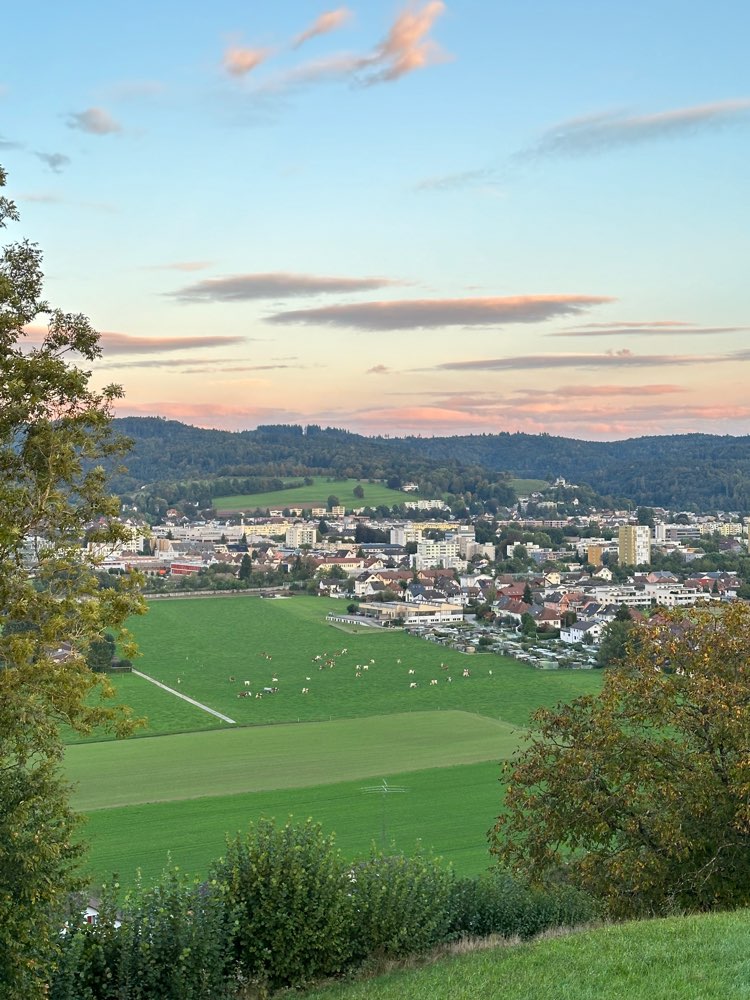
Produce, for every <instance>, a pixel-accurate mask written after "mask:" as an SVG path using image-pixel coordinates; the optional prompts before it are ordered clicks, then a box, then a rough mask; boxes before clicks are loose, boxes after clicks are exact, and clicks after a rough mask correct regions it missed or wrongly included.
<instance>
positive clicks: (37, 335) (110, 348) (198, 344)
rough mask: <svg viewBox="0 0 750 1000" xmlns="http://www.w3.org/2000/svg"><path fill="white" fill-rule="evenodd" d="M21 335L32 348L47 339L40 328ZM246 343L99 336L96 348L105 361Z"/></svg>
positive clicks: (228, 338)
mask: <svg viewBox="0 0 750 1000" xmlns="http://www.w3.org/2000/svg"><path fill="white" fill-rule="evenodd" d="M24 332H25V334H26V343H28V344H29V345H30V346H32V347H34V346H39V345H40V344H41V343H42V342H43V341H44V338H45V337H46V336H47V328H46V327H44V326H37V325H34V326H27V327H26V328H25V330H24ZM246 342H247V338H245V337H239V336H202V337H138V336H134V335H133V334H129V333H111V332H104V333H100V334H99V344H100V346H101V348H102V352H103V354H104V359H105V360H106V359H107V358H109V357H111V356H112V355H117V354H162V353H163V352H165V351H185V350H195V349H201V348H206V347H210V348H214V347H226V346H228V345H230V344H244V343H246ZM191 363H192V362H191Z"/></svg>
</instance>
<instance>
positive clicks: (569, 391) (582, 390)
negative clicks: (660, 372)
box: [514, 383, 687, 400]
mask: <svg viewBox="0 0 750 1000" xmlns="http://www.w3.org/2000/svg"><path fill="white" fill-rule="evenodd" d="M681 392H687V389H686V388H685V387H684V386H682V385H673V384H670V383H664V384H658V383H657V384H654V385H561V386H558V387H557V388H556V389H521V390H519V391H518V392H516V393H514V400H521V399H528V400H536V399H543V398H549V399H561V398H562V399H587V398H591V399H610V398H612V397H613V396H671V395H673V394H674V393H681Z"/></svg>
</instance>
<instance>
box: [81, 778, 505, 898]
mask: <svg viewBox="0 0 750 1000" xmlns="http://www.w3.org/2000/svg"><path fill="white" fill-rule="evenodd" d="M498 773H499V772H498V765H497V763H496V762H495V761H486V762H481V763H478V764H466V765H463V766H460V767H459V766H455V767H447V768H433V769H429V770H423V771H408V772H404V773H400V772H398V771H388V770H386V769H385V767H384V768H383V769H382V770H379V771H377V776H373V777H370V778H359V779H356V780H350V781H345V782H341V781H339V782H336V783H335V784H326V785H317V786H312V787H309V788H296V789H283V790H275V791H263V792H245V793H241V794H235V795H225V796H216V797H212V798H202V799H191V800H184V801H181V802H160V803H154V804H144V805H134V806H126V807H122V808H113V809H100V810H98V811H95V812H91V813H90V814H89V815H88V818H87V823H86V826H85V827H84V831H83V833H84V836H85V837H86V838H87V839H88V840H90V841H91V844H92V848H91V851H90V855H89V858H88V862H87V871H88V872H89V874H90V877H91V879H92V882H93V884H94V885H96V884H101V882H103V881H106V880H107V879H109V878H111V876H112V873H113V872H116V873H117V874H118V877H119V879H120V881H121V883H122V884H123V885H132V884H133V881H134V879H135V873H136V870H137V869H140V870H141V872H142V877H143V879H144V881H146V882H148V881H149V880H151V879H153V878H156V877H157V876H158V875H159V874H160V873H161V872H162V871H163V870H164V868H165V866H166V865H167V863H168V860H170V859H171V863H172V864H177V865H179V866H180V868H182V869H183V871H188V872H191V873H194V874H197V875H199V876H203V875H205V874H206V872H207V870H208V866H209V865H210V863H211V861H213V860H214V859H215V858H217V857H219V856H220V855H221V854H222V853H223V850H224V843H225V837H226V836H227V835H230V836H232V835H234V834H235V833H237V832H241V831H243V830H245V829H247V826H248V824H249V822H250V821H251V820H257V819H259V818H261V817H262V816H275V817H276V818H277V820H278V821H279V822H284V821H286V820H287V819H288V818H289V817H291V818H292V819H293V820H296V821H297V822H304V821H305V820H306V819H307V818H308V817H310V816H311V817H312V818H313V819H314V820H316V821H317V822H319V823H321V824H322V826H323V828H324V830H325V832H326V833H332V832H335V834H336V843H337V844H338V846H339V847H340V848H341V850H342V852H343V853H344V854H345V856H346V857H348V858H351V859H352V860H353V859H355V858H361V857H364V856H365V855H366V854H367V852H368V851H369V849H370V846H371V844H372V843H373V842H376V843H377V844H378V845H379V846H383V826H384V822H383V821H384V820H385V844H386V846H387V847H388V848H391V847H393V848H395V849H397V850H401V851H404V852H405V853H407V854H408V853H410V852H411V851H413V850H414V849H415V846H416V844H417V842H418V841H421V843H422V845H423V846H424V847H425V848H428V849H432V850H433V851H435V852H436V853H437V854H438V855H440V856H441V857H442V858H444V859H445V861H446V862H447V863H450V864H451V865H453V867H454V868H455V869H456V871H457V872H459V873H460V874H462V875H472V874H478V873H479V872H481V871H484V870H485V869H486V868H487V867H488V865H489V864H490V856H489V854H488V851H487V841H486V833H487V830H488V829H489V828H490V826H491V825H492V823H493V822H494V818H495V816H496V815H497V813H498V811H499V806H500V800H501V795H502V788H501V786H500V785H499V784H498V781H497V778H498ZM383 778H385V779H386V781H387V782H388V783H389V784H390V785H397V786H400V787H403V788H406V791H405V792H403V793H394V794H392V795H390V796H388V798H387V799H386V801H385V802H384V801H383V796H382V794H380V793H370V792H365V791H364V789H365V788H368V787H376V786H378V785H380V784H381V781H382V779H383Z"/></svg>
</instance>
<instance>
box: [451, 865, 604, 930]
mask: <svg viewBox="0 0 750 1000" xmlns="http://www.w3.org/2000/svg"><path fill="white" fill-rule="evenodd" d="M452 906H453V920H452V924H451V931H452V933H453V934H454V935H458V936H462V937H464V936H465V937H487V936H489V935H491V934H501V935H502V936H503V937H516V936H517V937H521V938H529V937H533V936H534V935H535V934H540V933H541V932H542V931H544V930H548V929H549V928H552V927H575V926H576V925H580V924H584V923H588V922H590V921H591V920H593V919H594V918H595V917H596V916H597V906H596V904H595V902H594V900H593V899H592V898H591V897H590V896H587V895H586V894H585V893H582V892H579V891H577V890H575V889H572V888H570V887H567V886H555V887H550V888H544V889H541V888H533V887H531V886H529V885H527V884H526V883H525V882H523V881H522V880H520V879H517V878H514V877H513V876H512V875H510V874H509V873H508V872H505V871H503V870H501V869H500V870H496V871H494V872H490V873H488V874H485V875H481V876H479V877H478V878H464V879H457V880H456V883H455V886H454V889H453V902H452Z"/></svg>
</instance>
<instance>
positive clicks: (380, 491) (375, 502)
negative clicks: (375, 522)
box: [213, 476, 410, 511]
mask: <svg viewBox="0 0 750 1000" xmlns="http://www.w3.org/2000/svg"><path fill="white" fill-rule="evenodd" d="M311 478H313V477H311ZM357 486H361V487H362V489H363V491H364V497H356V496H355V495H354V492H353V491H354V489H355V487H357ZM329 496H336V497H338V498H339V503H340V504H343V505H344V507H349V508H351V507H378V506H380V504H384V505H385V506H386V507H392V506H393V505H394V504H398V503H403V502H404V500H409V499H410V495H409V494H406V493H402V492H401V490H392V489H389V488H388V487H387V486H386V485H385V484H384V483H370V482H368V481H367V480H366V479H363V480H359V479H338V480H335V481H331V480H329V479H326V478H325V477H324V476H315V477H314V478H313V484H312V486H304V485H303V483H302V482H301V481H300V484H299V486H290V487H289V488H288V489H285V490H274V491H273V492H270V493H247V494H245V495H243V496H233V497H214V499H213V505H214V507H215V508H216V510H226V511H230V510H237V511H240V510H241V511H250V510H267V509H268V508H269V507H281V508H282V509H283V508H284V507H325V506H326V502H327V500H328V497H329Z"/></svg>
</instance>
